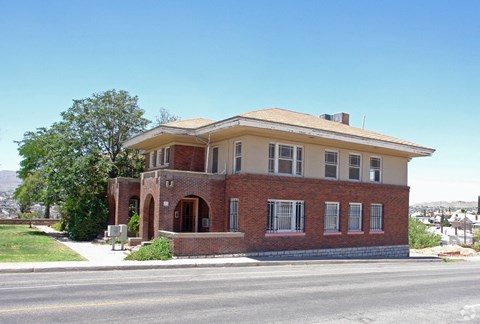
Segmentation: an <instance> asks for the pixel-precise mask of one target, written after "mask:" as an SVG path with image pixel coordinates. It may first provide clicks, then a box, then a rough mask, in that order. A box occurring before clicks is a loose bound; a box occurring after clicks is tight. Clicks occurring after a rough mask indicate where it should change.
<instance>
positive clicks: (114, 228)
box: [107, 225, 120, 237]
mask: <svg viewBox="0 0 480 324" xmlns="http://www.w3.org/2000/svg"><path fill="white" fill-rule="evenodd" d="M107 236H108V237H119V236H120V226H118V225H108V227H107Z"/></svg>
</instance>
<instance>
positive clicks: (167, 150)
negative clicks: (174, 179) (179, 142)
mask: <svg viewBox="0 0 480 324" xmlns="http://www.w3.org/2000/svg"><path fill="white" fill-rule="evenodd" d="M169 164H170V146H166V147H165V148H163V165H169Z"/></svg>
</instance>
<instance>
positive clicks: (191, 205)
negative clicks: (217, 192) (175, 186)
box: [173, 195, 210, 233]
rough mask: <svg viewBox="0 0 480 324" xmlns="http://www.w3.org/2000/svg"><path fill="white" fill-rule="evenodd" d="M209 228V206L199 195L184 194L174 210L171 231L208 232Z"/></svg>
mask: <svg viewBox="0 0 480 324" xmlns="http://www.w3.org/2000/svg"><path fill="white" fill-rule="evenodd" d="M209 228H210V207H209V206H208V204H207V202H206V201H205V200H204V199H203V198H201V197H199V196H194V195H191V196H186V197H184V198H182V199H180V201H179V202H178V204H177V206H176V207H175V210H174V218H173V231H174V232H181V233H182V232H183V233H185V232H186V233H197V232H208V231H209Z"/></svg>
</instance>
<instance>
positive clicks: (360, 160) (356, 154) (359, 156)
mask: <svg viewBox="0 0 480 324" xmlns="http://www.w3.org/2000/svg"><path fill="white" fill-rule="evenodd" d="M352 156H357V157H358V159H359V164H358V167H357V166H356V165H352V163H351V161H350V158H351V157H352ZM352 169H358V179H355V178H352V177H351V176H350V170H352ZM348 180H350V181H362V155H361V154H358V153H349V154H348Z"/></svg>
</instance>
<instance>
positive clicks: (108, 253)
mask: <svg viewBox="0 0 480 324" xmlns="http://www.w3.org/2000/svg"><path fill="white" fill-rule="evenodd" d="M37 228H38V229H39V230H41V231H44V232H46V233H48V234H50V236H52V237H54V238H55V239H56V240H57V241H59V242H61V243H62V244H65V245H66V246H68V247H69V248H71V249H72V250H74V251H75V252H77V253H78V254H80V255H82V256H83V257H84V258H86V259H87V260H88V261H66V262H19V263H8V262H4V263H0V273H19V272H59V271H98V270H132V269H138V270H141V269H168V268H194V267H246V266H274V265H294V264H296V265H300V264H343V263H386V262H389V263H392V262H438V261H441V259H440V258H438V257H425V256H420V255H418V256H412V257H410V258H407V259H320V258H319V259H311V258H310V259H298V258H287V257H285V258H255V259H254V258H248V257H236V258H190V259H172V260H168V261H125V260H123V259H124V258H125V257H126V255H127V254H126V252H125V251H120V250H119V249H120V244H117V245H116V248H117V249H118V250H115V251H112V250H111V248H112V246H111V245H109V244H100V243H92V242H75V241H71V240H69V239H68V238H66V237H65V236H64V235H62V234H61V233H59V232H56V231H55V230H53V229H51V228H50V227H48V226H37Z"/></svg>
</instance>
